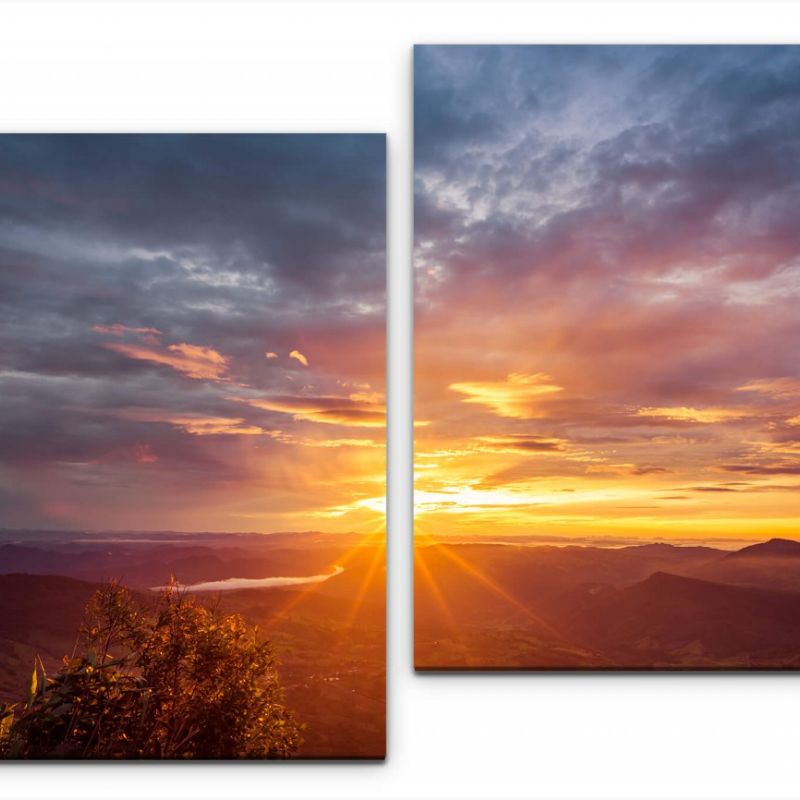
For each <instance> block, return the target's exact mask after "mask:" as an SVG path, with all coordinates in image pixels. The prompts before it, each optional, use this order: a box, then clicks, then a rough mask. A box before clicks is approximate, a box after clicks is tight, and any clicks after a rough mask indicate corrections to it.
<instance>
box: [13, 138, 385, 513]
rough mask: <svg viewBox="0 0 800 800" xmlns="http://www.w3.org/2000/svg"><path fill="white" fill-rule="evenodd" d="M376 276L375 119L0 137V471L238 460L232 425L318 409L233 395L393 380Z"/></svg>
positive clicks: (230, 465)
mask: <svg viewBox="0 0 800 800" xmlns="http://www.w3.org/2000/svg"><path fill="white" fill-rule="evenodd" d="M384 290H385V141H384V137H383V136H379V135H349V134H348V135H241V136H240V135H1V136H0V461H2V462H4V463H5V465H6V467H7V469H9V470H11V471H10V472H9V473H8V474H7V475H6V476H5V477H4V478H3V483H7V482H10V485H11V486H13V484H14V483H15V477H14V469H17V468H19V469H23V468H24V469H29V468H30V469H33V468H34V467H35V466H36V465H37V464H38V465H41V466H42V467H43V468H51V467H52V468H60V467H61V466H63V465H68V466H69V465H72V466H70V467H69V468H70V469H72V468H73V467H74V465H76V464H82V465H84V467H86V465H94V466H92V467H91V469H96V468H97V469H99V466H98V465H103V464H111V463H114V462H115V461H119V462H120V463H123V462H124V463H129V464H136V463H144V464H156V463H157V464H158V469H160V470H166V469H168V468H170V466H171V468H174V469H177V468H180V470H184V471H186V470H189V471H192V470H199V471H201V472H202V471H205V472H207V473H209V474H210V473H212V472H214V471H217V473H218V474H217V475H216V477H215V480H228V481H230V480H234V479H236V478H237V477H240V476H241V475H242V474H243V473H244V472H246V471H247V469H248V468H247V467H245V465H244V463H243V462H244V460H243V459H242V457H241V452H240V449H241V443H240V442H241V441H243V440H244V436H242V435H240V434H242V433H244V432H246V431H247V430H259V429H261V430H263V431H264V435H262V436H257V437H251V438H253V440H254V441H255V440H256V439H257V440H258V443H257V445H254V446H256V447H257V448H258V450H259V452H261V453H269V452H270V450H271V449H274V448H276V447H278V446H279V443H278V440H277V439H276V438H275V436H277V434H274V431H276V430H279V429H281V428H286V427H287V425H291V424H295V425H296V427H297V428H298V429H299V430H302V429H304V428H305V427H309V426H311V427H313V425H311V424H310V423H303V422H302V421H301V422H299V423H298V422H297V421H294V422H293V421H292V419H291V417H287V415H286V414H285V413H284V414H279V413H275V412H271V411H269V410H264V409H261V408H256V407H253V406H249V405H247V404H244V403H235V402H232V400H231V397H232V396H234V395H236V393H237V392H243V391H247V392H249V393H251V394H257V393H264V394H267V395H268V394H270V393H277V394H280V395H281V396H283V395H292V396H294V395H298V396H302V395H304V394H311V395H313V396H319V395H343V396H344V397H345V398H346V397H347V395H348V393H350V392H353V391H357V390H358V387H359V386H362V385H366V384H369V386H370V390H371V391H378V392H380V391H382V383H383V378H382V371H383V359H384V355H383V346H382V342H383V329H384V325H385V313H384V305H385V304H384ZM292 351H299V352H301V353H303V354H304V356H305V358H306V360H307V361H308V362H309V363H310V365H311V368H309V367H307V366H305V365H304V364H303V363H301V361H299V360H298V359H296V358H291V357H290V356H289V354H290V353H291V352H292ZM267 352H270V353H274V354H275V357H274V358H267V357H266V355H265V354H266V353H267ZM354 387H355V388H354ZM198 420H201V422H198ZM202 420H205V422H202ZM298 435H299V434H298ZM87 468H88V467H87ZM18 477H19V476H17V478H18ZM73 479H76V478H73ZM130 480H131V481H134V476H132V477H130ZM198 480H199V479H198ZM17 485H21V484H20V483H19V482H18V481H17ZM0 488H2V487H0ZM6 488H8V492H9V493H10V495H11V496H13V495H14V492H13V490H12V489H11V488H9V487H6ZM151 488H152V487H151ZM20 491H22V489H20ZM29 491H31V490H30V487H29ZM34 495H35V492H34ZM2 497H5V494H2ZM34 505H35V503H34ZM4 508H10V505H8V504H7V503H6V501H5V500H2V499H0V526H2V525H3V519H2V513H1V512H2V511H3V509H4ZM39 521H40V522H41V519H40V520H39Z"/></svg>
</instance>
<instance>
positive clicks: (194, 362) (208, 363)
mask: <svg viewBox="0 0 800 800" xmlns="http://www.w3.org/2000/svg"><path fill="white" fill-rule="evenodd" d="M103 347H105V348H107V349H108V350H113V351H114V352H116V353H120V354H122V355H124V356H127V357H128V358H133V359H137V360H139V361H152V362H153V363H155V364H164V365H166V366H168V367H172V369H174V370H176V371H177V372H180V373H182V374H184V375H186V376H188V377H189V378H196V379H197V380H212V381H223V380H225V379H226V378H225V373H226V372H227V370H228V360H227V359H226V358H225V356H223V355H222V354H221V353H218V352H217V351H216V350H214V349H213V348H212V347H203V346H202V345H195V344H187V343H185V342H181V343H180V344H170V345H167V347H166V348H165V349H164V348H160V349H156V348H153V347H144V346H141V345H136V344H122V343H117V342H108V343H106V344H104V345H103Z"/></svg>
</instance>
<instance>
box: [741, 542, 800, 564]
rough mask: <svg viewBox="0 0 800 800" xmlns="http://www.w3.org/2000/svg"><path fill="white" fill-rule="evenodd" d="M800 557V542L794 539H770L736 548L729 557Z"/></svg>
mask: <svg viewBox="0 0 800 800" xmlns="http://www.w3.org/2000/svg"><path fill="white" fill-rule="evenodd" d="M753 557H756V558H775V557H777V558H800V542H797V541H794V540H793V539H770V540H769V541H766V542H759V543H758V544H751V545H750V546H749V547H743V548H742V549H741V550H735V551H734V552H733V553H730V554H729V555H728V556H727V558H729V559H740V558H753Z"/></svg>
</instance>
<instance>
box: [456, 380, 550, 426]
mask: <svg viewBox="0 0 800 800" xmlns="http://www.w3.org/2000/svg"><path fill="white" fill-rule="evenodd" d="M552 381H553V379H552V378H551V377H550V376H549V375H545V374H544V373H541V372H540V373H537V374H535V375H524V374H522V373H518V372H512V373H511V374H510V375H509V376H508V378H507V379H506V380H505V381H484V382H475V383H472V382H465V383H451V384H450V388H451V389H452V390H453V391H454V392H459V393H460V394H465V395H467V397H466V399H464V400H463V402H464V403H478V404H479V405H484V406H487V407H488V408H490V409H491V410H492V411H494V412H495V413H496V414H499V415H500V416H501V417H513V418H516V419H534V418H535V417H537V416H539V414H538V413H537V411H536V407H535V403H536V401H537V400H539V399H540V398H541V397H542V396H544V395H549V394H553V393H555V392H560V391H562V390H563V387H561V386H557V385H556V384H554V383H553V382H552Z"/></svg>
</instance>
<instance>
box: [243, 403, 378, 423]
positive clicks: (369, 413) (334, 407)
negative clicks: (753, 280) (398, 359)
mask: <svg viewBox="0 0 800 800" xmlns="http://www.w3.org/2000/svg"><path fill="white" fill-rule="evenodd" d="M229 399H231V400H236V401H238V402H241V403H247V404H248V405H251V406H253V407H254V408H261V409H264V410H265V411H277V412H279V413H281V414H291V415H292V417H293V419H295V420H305V421H308V422H320V423H324V424H327V425H348V426H352V427H357V428H382V427H383V426H384V425H385V424H386V412H385V410H384V408H383V406H380V405H377V404H375V403H365V402H358V401H356V400H353V399H351V398H350V397H337V396H330V395H328V396H320V397H292V396H281V397H262V398H242V397H231V398H229Z"/></svg>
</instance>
